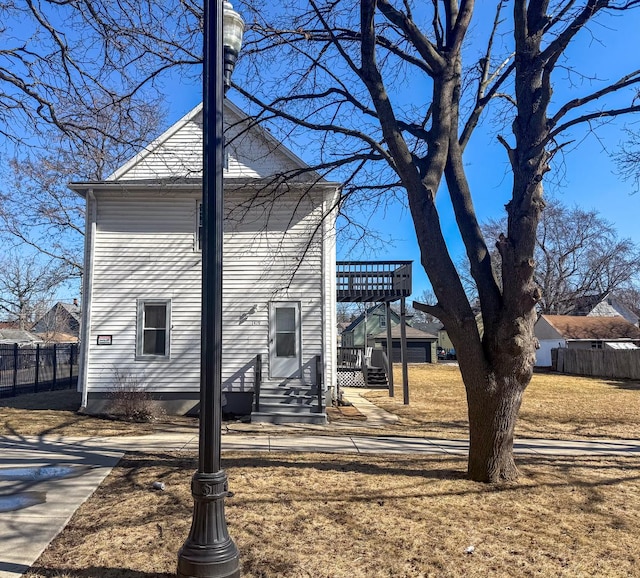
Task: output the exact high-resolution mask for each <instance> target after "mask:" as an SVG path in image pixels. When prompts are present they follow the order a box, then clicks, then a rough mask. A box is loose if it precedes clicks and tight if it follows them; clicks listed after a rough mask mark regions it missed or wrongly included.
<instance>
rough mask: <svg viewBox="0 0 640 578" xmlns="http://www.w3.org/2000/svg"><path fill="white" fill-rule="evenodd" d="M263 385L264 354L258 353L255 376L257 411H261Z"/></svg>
mask: <svg viewBox="0 0 640 578" xmlns="http://www.w3.org/2000/svg"><path fill="white" fill-rule="evenodd" d="M261 385H262V354H261V353H258V355H256V363H255V367H254V377H253V394H254V396H255V400H254V403H255V406H256V411H260V386H261Z"/></svg>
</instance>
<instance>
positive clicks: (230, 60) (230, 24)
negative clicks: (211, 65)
mask: <svg viewBox="0 0 640 578" xmlns="http://www.w3.org/2000/svg"><path fill="white" fill-rule="evenodd" d="M243 34H244V20H243V19H242V18H241V17H240V14H238V13H237V12H236V11H235V10H234V9H233V6H232V5H231V2H229V1H228V0H225V2H224V4H223V8H222V44H223V46H224V88H225V91H226V90H227V89H228V88H229V86H231V73H232V72H233V68H234V67H235V65H236V60H237V59H238V53H239V52H240V48H241V47H242V35H243Z"/></svg>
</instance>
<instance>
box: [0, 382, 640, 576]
mask: <svg viewBox="0 0 640 578" xmlns="http://www.w3.org/2000/svg"><path fill="white" fill-rule="evenodd" d="M347 399H348V400H349V401H351V402H352V403H353V404H354V405H355V406H356V407H357V408H358V410H359V411H360V412H361V413H363V414H364V415H365V416H366V417H367V422H364V423H365V424H367V427H369V428H371V427H375V426H376V425H377V426H379V427H382V426H383V425H385V424H388V423H392V422H393V421H395V420H396V419H397V417H396V416H393V415H392V414H389V413H387V412H384V411H383V410H381V409H380V408H378V407H376V406H375V405H373V404H371V403H369V402H367V401H366V400H364V399H363V398H362V397H361V396H360V392H358V391H357V390H356V391H349V392H348V397H347ZM353 429H355V428H353ZM334 431H335V429H334ZM352 431H353V430H352ZM326 433H327V432H326V428H323V427H322V426H315V427H314V428H312V429H311V430H310V431H307V432H305V433H302V434H301V433H297V432H296V433H294V432H290V433H287V431H286V430H273V431H272V432H269V431H268V430H265V431H263V432H262V433H250V432H234V431H227V432H226V433H224V434H223V436H222V449H223V451H224V452H231V451H233V452H238V451H262V452H331V453H336V452H340V453H357V454H376V455H379V454H385V453H386V454H399V453H415V454H449V455H464V454H466V453H467V451H468V442H467V440H450V439H449V440H445V439H425V438H412V437H405V436H398V437H395V436H371V435H366V436H359V435H356V434H353V433H350V434H349V435H339V434H336V435H326ZM314 434H315V435H314ZM514 448H515V452H516V454H518V455H540V456H550V455H555V456H584V455H612V456H625V455H634V456H637V455H640V441H638V440H605V439H602V440H589V441H558V440H540V439H527V440H517V441H516V442H515V446H514ZM197 449H198V436H197V433H196V432H193V433H175V434H173V433H163V434H156V435H149V436H138V437H108V438H107V437H105V438H99V437H96V438H82V439H80V438H73V439H72V438H53V437H51V438H46V437H45V438H41V437H17V436H12V437H2V436H0V578H16V577H17V576H21V575H22V574H23V573H24V572H26V571H27V570H28V569H29V568H30V567H31V565H32V564H33V563H34V562H35V561H36V560H37V559H38V557H39V556H40V554H41V553H42V552H43V550H44V549H45V548H46V547H47V545H48V544H49V543H50V542H51V540H53V538H55V536H56V535H57V534H58V533H59V532H60V531H61V530H62V529H63V528H64V527H65V525H66V524H67V522H68V521H69V519H70V518H71V516H72V515H73V513H74V512H75V511H76V509H77V508H78V507H79V506H80V505H81V504H82V503H83V502H84V501H85V500H87V499H88V498H89V497H90V496H91V494H92V493H93V492H94V491H95V489H96V488H97V487H98V486H99V485H100V483H101V482H102V480H103V479H104V478H105V477H106V476H107V475H108V473H109V472H110V471H111V469H112V468H113V466H115V465H116V464H117V463H118V461H119V460H120V458H121V457H122V455H123V454H124V453H125V452H157V451H171V452H173V451H194V452H195V451H197Z"/></svg>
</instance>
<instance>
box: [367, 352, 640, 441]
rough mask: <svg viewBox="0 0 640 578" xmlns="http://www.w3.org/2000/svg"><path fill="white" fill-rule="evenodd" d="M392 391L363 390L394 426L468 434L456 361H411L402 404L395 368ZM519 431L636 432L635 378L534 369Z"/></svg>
mask: <svg viewBox="0 0 640 578" xmlns="http://www.w3.org/2000/svg"><path fill="white" fill-rule="evenodd" d="M394 377H395V396H394V398H390V397H389V394H388V392H387V391H386V390H375V391H371V392H370V393H368V394H366V397H367V399H369V400H370V401H372V402H374V403H375V404H376V405H378V406H380V407H382V408H384V409H386V410H388V411H390V412H392V413H395V414H397V415H399V416H400V417H401V422H400V424H399V425H398V426H397V427H396V428H395V429H396V430H403V429H404V430H405V431H406V433H407V434H410V435H424V436H433V437H453V438H455V437H467V427H468V422H467V409H466V398H465V391H464V385H463V383H462V378H461V376H460V370H459V369H458V367H457V366H455V365H446V364H440V365H427V364H421V365H410V366H409V400H410V404H409V405H408V406H406V405H404V404H403V392H402V374H401V372H400V369H399V368H398V367H396V368H395V372H394ZM516 435H517V436H520V437H539V438H553V439H580V438H594V437H611V438H622V439H624V438H629V439H635V438H639V437H640V383H639V382H637V381H629V380H612V379H600V378H593V377H580V376H574V375H563V374H557V373H535V374H534V376H533V379H532V381H531V384H530V385H529V387H528V388H527V390H526V391H525V394H524V399H523V403H522V408H521V411H520V417H519V419H518V424H517V426H516Z"/></svg>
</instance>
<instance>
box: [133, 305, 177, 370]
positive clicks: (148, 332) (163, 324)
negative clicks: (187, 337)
mask: <svg viewBox="0 0 640 578" xmlns="http://www.w3.org/2000/svg"><path fill="white" fill-rule="evenodd" d="M137 329H138V331H137V342H136V357H137V358H140V359H169V354H170V344H171V299H138V328H137Z"/></svg>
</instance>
